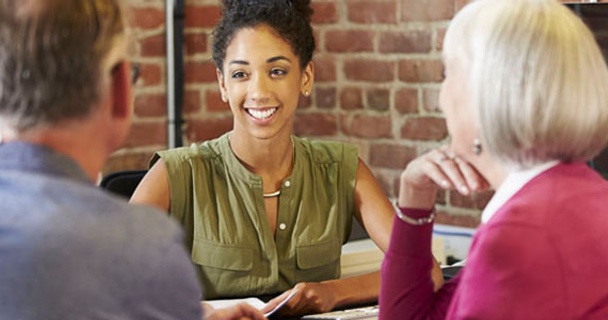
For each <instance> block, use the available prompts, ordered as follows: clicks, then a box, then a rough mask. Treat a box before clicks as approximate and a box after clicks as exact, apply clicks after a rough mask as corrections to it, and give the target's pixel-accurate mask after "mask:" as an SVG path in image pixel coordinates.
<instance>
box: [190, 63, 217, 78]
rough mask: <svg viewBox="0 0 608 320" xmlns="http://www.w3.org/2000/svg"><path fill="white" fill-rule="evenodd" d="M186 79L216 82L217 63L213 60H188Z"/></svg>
mask: <svg viewBox="0 0 608 320" xmlns="http://www.w3.org/2000/svg"><path fill="white" fill-rule="evenodd" d="M184 80H185V82H186V83H199V82H204V83H216V82H217V78H216V76H215V64H213V62H212V61H204V62H186V65H185V67H184Z"/></svg>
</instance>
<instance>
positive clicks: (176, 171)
mask: <svg viewBox="0 0 608 320" xmlns="http://www.w3.org/2000/svg"><path fill="white" fill-rule="evenodd" d="M223 4H224V10H223V16H222V19H221V21H220V22H219V24H218V25H217V26H216V28H215V30H214V38H213V39H214V40H213V59H214V61H215V64H216V67H217V72H216V73H217V79H218V84H219V87H220V90H221V93H222V100H223V101H224V102H226V103H228V104H229V106H230V110H231V111H232V114H233V123H234V125H233V130H232V131H231V132H228V133H226V134H225V135H223V136H221V137H219V138H217V139H214V140H210V141H205V142H203V143H201V144H199V145H193V146H191V147H189V148H180V149H174V150H167V151H162V152H158V153H157V154H156V155H155V157H154V158H153V160H152V163H153V166H152V168H151V169H150V171H149V173H148V175H147V176H146V177H145V178H144V180H143V181H142V183H141V184H140V186H139V187H138V189H137V190H136V192H135V194H134V195H133V198H132V201H133V202H143V203H149V204H153V205H156V206H159V207H160V208H162V209H163V210H166V211H168V212H169V214H170V215H171V216H173V217H174V218H175V219H176V220H177V221H179V222H180V223H181V224H182V226H183V227H184V229H185V233H186V244H187V246H188V247H189V249H190V250H191V251H192V258H193V260H194V263H195V265H196V267H197V268H198V270H199V271H200V273H199V274H200V276H201V281H202V283H203V284H204V286H205V289H206V290H205V291H206V294H207V298H211V299H214V298H220V297H238V296H251V295H276V294H280V293H282V292H284V294H283V295H281V296H279V297H278V298H277V299H276V300H274V301H271V303H270V304H269V305H273V303H278V302H279V301H281V300H282V299H283V298H284V297H286V296H287V295H289V294H290V293H292V292H294V291H295V292H296V294H295V296H294V297H293V298H292V299H291V300H290V301H289V302H288V303H287V304H286V306H285V307H283V308H282V309H281V311H282V312H283V313H284V314H302V313H310V312H320V311H329V310H331V309H333V308H335V307H339V306H344V305H348V304H361V303H367V302H372V301H375V300H376V299H377V297H378V292H379V283H380V277H379V273H374V274H368V275H363V276H358V277H353V278H349V279H339V277H340V248H341V245H342V244H343V243H344V242H346V241H347V239H348V236H349V234H350V227H351V222H352V219H353V217H354V218H355V219H357V220H358V221H359V222H360V223H361V225H362V226H364V228H365V229H366V231H367V233H368V234H369V235H370V236H371V238H372V239H373V240H374V241H375V242H376V244H377V245H378V246H379V247H380V248H381V249H382V250H386V249H387V244H388V240H389V236H390V229H391V226H392V215H393V208H392V205H391V204H390V203H389V201H388V199H387V197H386V196H385V195H384V193H383V192H382V190H381V188H380V187H379V185H378V183H377V182H376V180H375V178H374V177H373V176H372V174H371V172H370V171H369V169H368V168H367V167H366V166H365V164H364V163H363V162H362V161H361V160H360V159H359V157H358V151H357V147H356V146H354V145H351V144H347V143H341V142H333V141H311V140H308V139H302V138H298V137H295V136H293V124H294V113H295V111H296V108H297V105H298V101H299V99H300V97H301V96H302V95H304V96H308V95H309V94H310V93H311V92H312V86H313V82H314V65H313V63H312V54H313V51H314V49H315V41H314V37H313V32H312V28H311V26H310V17H311V14H312V9H311V8H310V0H298V1H296V0H291V1H289V0H288V1H271V0H266V1H264V0H249V1H234V0H231V1H228V0H225V1H224V2H223Z"/></svg>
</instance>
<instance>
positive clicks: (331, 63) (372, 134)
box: [104, 0, 491, 226]
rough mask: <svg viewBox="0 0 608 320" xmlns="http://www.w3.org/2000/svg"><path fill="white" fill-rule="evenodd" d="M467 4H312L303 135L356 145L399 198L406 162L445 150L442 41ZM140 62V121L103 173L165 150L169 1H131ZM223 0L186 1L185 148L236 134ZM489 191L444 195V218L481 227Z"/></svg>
mask: <svg viewBox="0 0 608 320" xmlns="http://www.w3.org/2000/svg"><path fill="white" fill-rule="evenodd" d="M467 2H468V1H467V0H313V8H314V10H315V14H314V16H313V23H314V30H315V35H316V40H317V48H318V49H317V51H316V53H315V56H314V62H315V69H316V83H315V87H314V89H313V92H312V95H311V96H310V97H309V98H307V99H304V100H303V101H301V105H300V108H299V111H298V114H297V119H296V124H295V132H296V134H298V135H301V136H307V137H315V138H328V139H340V140H345V141H350V142H353V143H356V144H357V145H358V146H359V147H360V151H361V156H362V158H363V159H364V160H365V162H366V163H367V164H368V165H369V166H370V167H371V168H372V171H373V172H374V174H375V175H376V177H377V178H378V180H379V181H380V182H381V184H382V185H383V187H384V190H385V191H386V193H387V195H389V196H390V197H394V196H395V195H396V194H397V188H398V183H397V180H398V177H399V173H400V172H401V170H402V169H403V168H404V167H405V165H406V164H407V163H408V161H410V160H411V159H413V158H414V157H416V156H417V155H418V154H421V153H423V152H425V151H427V150H429V149H431V148H434V147H437V146H439V145H441V144H443V143H446V141H447V138H448V133H447V129H446V124H445V120H444V118H443V116H442V114H441V112H440V111H439V110H438V93H439V87H440V81H441V78H442V75H441V73H442V63H441V43H442V39H443V36H444V34H445V29H446V27H447V25H448V23H449V20H450V19H451V18H452V17H453V15H454V13H455V12H457V11H458V10H459V9H460V8H461V7H462V6H464V5H465V4H466V3H467ZM127 3H128V4H129V7H130V8H131V9H132V10H131V26H132V28H131V31H132V36H133V38H134V43H135V44H134V45H133V47H132V51H133V57H134V58H133V59H134V60H135V61H136V62H138V63H140V64H141V65H142V67H143V69H142V78H141V79H140V80H139V82H138V83H137V87H136V91H135V121H134V125H133V129H132V132H131V135H130V137H129V139H128V141H127V142H126V145H125V147H124V148H123V149H121V150H119V151H118V152H116V153H115V154H114V155H113V156H112V157H111V159H110V162H109V163H108V165H107V166H106V168H105V170H104V172H106V173H108V172H112V171H116V170H124V169H140V168H145V167H146V163H147V160H148V159H149V157H150V155H151V154H152V152H154V151H155V150H160V149H165V148H166V129H165V123H166V111H165V105H166V102H165V99H166V96H165V73H166V67H165V63H166V61H165V37H164V28H165V25H164V20H165V11H164V6H165V1H163V0H128V2H127ZM218 4H219V1H217V0H189V1H187V2H186V6H187V8H186V23H185V24H186V31H185V44H184V46H185V53H186V68H185V69H186V73H185V82H186V87H185V97H184V100H185V105H184V117H185V120H186V121H185V124H184V126H183V132H184V135H183V136H184V142H185V144H186V145H188V144H190V143H191V142H196V141H201V140H204V139H210V138H214V137H217V136H219V135H220V134H222V133H224V132H226V131H227V130H230V128H231V126H232V118H231V114H230V111H229V109H228V106H227V105H225V104H223V103H222V102H221V99H220V96H219V92H218V89H217V84H216V79H215V67H214V66H213V63H212V62H211V60H210V52H209V50H210V43H211V39H210V33H211V30H212V27H213V25H214V24H215V22H216V21H217V20H218V18H219V15H220V10H219V7H218ZM490 196H491V194H490V193H484V194H478V195H474V196H472V197H462V196H459V195H458V194H456V193H451V192H445V193H442V194H441V195H440V197H439V201H438V202H439V206H438V207H439V208H440V210H439V211H440V213H439V219H438V220H439V221H440V222H444V223H450V224H457V225H463V226H476V225H477V224H478V222H479V213H480V209H481V208H482V207H483V206H484V205H485V203H486V202H487V201H488V199H489V197H490Z"/></svg>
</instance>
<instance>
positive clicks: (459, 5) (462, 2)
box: [455, 0, 602, 12]
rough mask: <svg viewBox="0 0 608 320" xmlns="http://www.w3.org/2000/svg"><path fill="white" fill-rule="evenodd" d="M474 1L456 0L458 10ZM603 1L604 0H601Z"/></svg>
mask: <svg viewBox="0 0 608 320" xmlns="http://www.w3.org/2000/svg"><path fill="white" fill-rule="evenodd" d="M471 2H473V0H456V8H455V9H456V12H458V11H460V10H462V8H464V6H465V5H467V4H469V3H471ZM562 2H568V1H562ZM570 2H579V3H580V2H581V1H570ZM599 2H602V1H599Z"/></svg>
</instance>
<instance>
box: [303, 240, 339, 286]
mask: <svg viewBox="0 0 608 320" xmlns="http://www.w3.org/2000/svg"><path fill="white" fill-rule="evenodd" d="M340 254H341V246H340V243H339V242H338V241H337V240H336V239H331V240H329V241H326V242H322V243H315V244H307V245H300V246H298V247H297V248H296V264H297V270H296V281H297V282H302V281H314V282H318V281H323V280H328V279H336V278H338V277H340Z"/></svg>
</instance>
